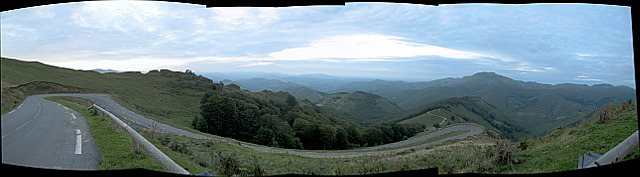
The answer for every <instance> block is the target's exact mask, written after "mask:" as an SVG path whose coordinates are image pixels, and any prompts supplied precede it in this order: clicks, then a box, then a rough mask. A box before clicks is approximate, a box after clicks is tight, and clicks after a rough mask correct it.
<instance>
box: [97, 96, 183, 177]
mask: <svg viewBox="0 0 640 177" xmlns="http://www.w3.org/2000/svg"><path fill="white" fill-rule="evenodd" d="M93 107H95V108H97V109H98V110H100V111H101V112H102V113H104V114H106V115H108V116H109V118H111V119H112V120H113V121H114V122H116V123H117V124H118V125H120V126H121V127H122V128H124V130H125V131H126V132H127V133H128V134H129V135H130V136H131V139H133V143H134V145H133V146H134V150H135V148H136V146H139V147H141V148H142V149H143V150H144V151H145V152H147V153H148V154H149V155H150V156H151V158H153V159H154V160H155V161H156V162H158V164H160V166H161V167H162V169H164V171H166V172H170V173H176V174H184V175H190V173H189V172H188V171H187V170H185V169H184V168H182V167H181V166H180V165H178V164H177V163H175V162H174V161H173V160H171V158H169V157H168V156H167V155H165V154H164V153H162V151H160V150H159V149H158V148H156V147H155V146H154V145H153V144H151V143H150V142H149V141H147V139H145V138H144V137H142V136H141V135H140V134H138V132H136V131H135V130H133V129H132V128H131V127H129V126H128V125H127V124H125V123H124V122H122V120H120V119H118V117H116V116H114V115H113V114H111V113H110V112H109V111H107V110H105V109H104V108H101V107H100V106H98V105H96V104H93Z"/></svg>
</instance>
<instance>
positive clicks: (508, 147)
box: [487, 139, 518, 166]
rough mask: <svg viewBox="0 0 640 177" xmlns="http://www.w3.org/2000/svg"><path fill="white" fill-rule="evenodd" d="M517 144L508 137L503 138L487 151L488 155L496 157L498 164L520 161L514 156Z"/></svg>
mask: <svg viewBox="0 0 640 177" xmlns="http://www.w3.org/2000/svg"><path fill="white" fill-rule="evenodd" d="M515 151H516V148H515V146H513V145H512V144H511V141H509V140H508V139H501V140H498V142H496V144H495V145H494V146H493V148H491V149H489V151H487V156H489V157H490V158H494V162H495V163H496V165H498V166H500V165H513V164H516V163H518V159H516V157H515V156H514V154H515Z"/></svg>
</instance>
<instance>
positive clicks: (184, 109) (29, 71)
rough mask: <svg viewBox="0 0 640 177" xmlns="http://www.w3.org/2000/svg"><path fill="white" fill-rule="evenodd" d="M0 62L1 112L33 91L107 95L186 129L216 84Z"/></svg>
mask: <svg viewBox="0 0 640 177" xmlns="http://www.w3.org/2000/svg"><path fill="white" fill-rule="evenodd" d="M1 64H2V68H1V70H2V71H1V72H2V111H3V113H4V112H6V111H9V110H11V109H13V108H15V107H16V106H17V105H19V104H20V103H21V102H22V100H23V99H24V98H26V97H27V96H29V95H32V94H39V93H60V92H85V93H106V94H109V95H110V96H111V97H112V98H113V99H114V101H116V102H118V103H119V104H121V105H122V106H124V107H126V108H127V109H130V110H132V111H134V112H137V113H139V114H141V115H145V116H147V117H150V118H153V119H156V120H157V121H160V122H164V123H169V124H172V125H176V126H179V127H189V126H190V124H191V120H192V119H193V117H194V115H195V114H197V113H198V112H199V109H198V107H199V106H200V104H199V102H198V101H197V100H200V99H201V98H202V96H203V95H204V93H205V92H206V91H208V90H212V88H213V87H214V85H215V84H214V83H213V82H212V81H211V80H210V79H207V78H205V77H202V76H198V75H196V74H194V73H191V72H189V73H184V72H175V71H169V70H152V71H150V72H148V73H146V74H143V73H140V72H124V73H98V72H95V71H82V70H73V69H67V68H60V67H55V66H50V65H45V64H42V63H39V62H25V61H20V60H14V59H8V58H2V60H1ZM43 88H46V89H43ZM194 100H195V101H194Z"/></svg>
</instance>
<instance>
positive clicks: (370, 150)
mask: <svg viewBox="0 0 640 177" xmlns="http://www.w3.org/2000/svg"><path fill="white" fill-rule="evenodd" d="M460 130H469V132H467V133H463V134H460V135H456V136H451V137H448V138H444V139H440V140H436V141H433V142H429V143H425V144H420V145H415V146H411V147H405V148H401V149H394V150H385V151H375V150H380V149H393V148H398V147H402V146H406V145H410V144H413V143H417V142H421V141H425V140H428V139H431V138H436V137H439V136H442V135H445V134H448V133H451V132H456V131H460ZM479 133H482V128H480V127H478V126H475V125H466V124H463V125H455V126H451V127H447V128H443V129H440V130H438V131H436V132H433V133H430V134H426V135H423V136H420V137H417V138H413V139H409V140H405V141H400V142H396V143H392V144H386V145H382V146H376V147H371V148H366V149H361V150H365V151H359V152H304V151H294V150H288V149H273V148H268V147H262V146H252V145H247V144H243V145H242V146H244V147H249V148H253V149H258V150H262V151H267V152H279V153H287V154H297V155H310V156H352V155H365V154H375V153H383V152H389V151H396V150H404V149H410V148H417V147H423V146H429V145H434V144H438V143H442V142H445V141H448V140H452V139H461V138H466V137H469V136H473V135H476V134H479Z"/></svg>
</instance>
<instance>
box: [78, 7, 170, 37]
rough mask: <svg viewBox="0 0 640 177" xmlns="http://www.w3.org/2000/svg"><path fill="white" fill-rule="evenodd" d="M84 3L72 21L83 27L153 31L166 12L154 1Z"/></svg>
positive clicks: (125, 30)
mask: <svg viewBox="0 0 640 177" xmlns="http://www.w3.org/2000/svg"><path fill="white" fill-rule="evenodd" d="M82 4H83V5H84V6H83V7H82V8H80V9H79V10H78V11H77V12H76V13H74V14H73V15H72V16H71V19H72V21H73V22H74V23H75V24H77V25H79V26H82V27H86V28H94V29H100V30H113V29H115V30H118V31H122V32H128V31H130V30H144V31H149V32H152V31H154V30H155V29H156V28H158V24H157V23H156V21H157V20H158V19H161V18H162V17H161V16H162V15H164V14H166V12H164V11H162V10H161V9H160V6H159V4H157V3H153V2H144V1H124V2H123V1H96V2H91V3H82Z"/></svg>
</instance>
